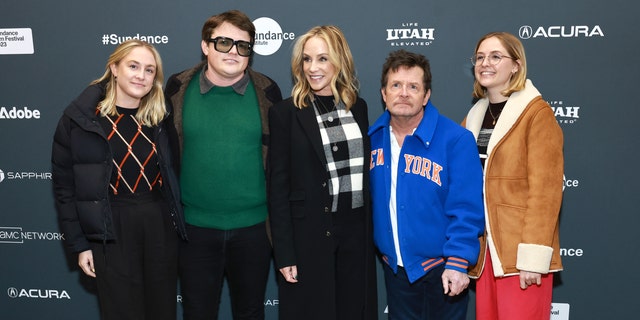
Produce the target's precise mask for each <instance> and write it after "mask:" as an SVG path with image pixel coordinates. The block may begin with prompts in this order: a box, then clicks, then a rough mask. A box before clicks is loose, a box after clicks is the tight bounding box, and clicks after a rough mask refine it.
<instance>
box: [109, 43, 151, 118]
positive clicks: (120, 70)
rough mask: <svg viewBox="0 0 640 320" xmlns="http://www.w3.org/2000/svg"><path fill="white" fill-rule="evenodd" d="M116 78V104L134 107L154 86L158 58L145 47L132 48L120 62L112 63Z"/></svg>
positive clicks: (112, 71)
mask: <svg viewBox="0 0 640 320" xmlns="http://www.w3.org/2000/svg"><path fill="white" fill-rule="evenodd" d="M110 68H111V73H113V75H114V76H115V77H117V80H116V105H117V106H119V107H122V108H130V109H134V108H137V107H138V106H139V105H140V100H141V99H142V98H143V97H144V96H146V95H147V94H148V93H149V91H151V89H152V87H153V81H154V80H155V77H156V60H155V58H154V56H153V53H152V52H151V51H150V50H149V49H147V48H144V47H137V48H134V49H133V50H131V52H130V53H129V54H127V55H126V56H125V57H124V58H123V59H122V60H121V61H120V62H119V63H118V64H112V65H110Z"/></svg>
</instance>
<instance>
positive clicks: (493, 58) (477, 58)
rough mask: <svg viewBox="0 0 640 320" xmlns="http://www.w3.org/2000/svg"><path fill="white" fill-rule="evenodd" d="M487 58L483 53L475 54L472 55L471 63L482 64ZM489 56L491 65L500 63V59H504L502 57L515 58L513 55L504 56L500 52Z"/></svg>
mask: <svg viewBox="0 0 640 320" xmlns="http://www.w3.org/2000/svg"><path fill="white" fill-rule="evenodd" d="M485 58H486V56H485V55H483V54H475V55H473V57H471V64H472V65H474V66H477V65H482V63H483V62H484V59H485ZM488 58H489V60H488V61H489V65H492V66H495V65H496V64H498V63H500V61H502V58H509V59H513V58H512V57H509V56H503V55H501V54H498V53H492V54H490V55H489V56H488Z"/></svg>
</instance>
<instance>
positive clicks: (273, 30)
mask: <svg viewBox="0 0 640 320" xmlns="http://www.w3.org/2000/svg"><path fill="white" fill-rule="evenodd" d="M253 25H255V26H256V38H255V43H254V44H253V51H255V53H257V54H259V55H261V56H270V55H272V54H274V53H276V52H277V51H278V50H279V49H280V47H281V46H282V42H283V41H285V40H286V41H291V40H293V39H295V38H296V35H295V34H294V33H293V32H283V31H282V27H280V24H279V23H278V22H277V21H275V20H273V19H271V18H268V17H261V18H258V19H256V20H254V21H253Z"/></svg>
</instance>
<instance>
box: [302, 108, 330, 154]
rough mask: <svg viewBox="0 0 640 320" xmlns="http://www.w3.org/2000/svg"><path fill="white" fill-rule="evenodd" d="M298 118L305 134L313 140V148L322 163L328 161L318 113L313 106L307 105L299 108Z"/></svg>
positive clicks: (310, 140)
mask: <svg viewBox="0 0 640 320" xmlns="http://www.w3.org/2000/svg"><path fill="white" fill-rule="evenodd" d="M296 118H297V119H298V122H299V123H300V127H301V128H302V131H304V133H305V135H306V136H307V138H308V139H309V142H311V145H312V147H313V150H315V152H316V155H317V156H318V158H319V159H320V161H322V163H324V164H326V163H327V157H326V156H325V154H324V149H323V146H322V137H321V136H320V127H319V126H318V122H317V121H316V113H315V112H314V110H313V106H311V105H310V106H307V107H304V108H301V109H297V111H296Z"/></svg>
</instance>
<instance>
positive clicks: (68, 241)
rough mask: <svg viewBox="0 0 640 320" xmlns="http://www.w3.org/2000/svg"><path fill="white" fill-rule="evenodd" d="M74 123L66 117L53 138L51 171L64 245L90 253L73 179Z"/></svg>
mask: <svg viewBox="0 0 640 320" xmlns="http://www.w3.org/2000/svg"><path fill="white" fill-rule="evenodd" d="M71 125H72V121H71V120H70V119H69V117H67V116H64V115H63V116H62V118H61V119H60V121H59V122H58V126H57V128H56V132H55V134H54V136H53V146H52V151H51V169H52V175H53V191H54V195H55V203H56V209H57V211H58V221H59V223H60V229H61V230H62V233H63V235H64V243H65V245H66V246H67V247H68V249H69V250H70V251H71V252H82V251H85V250H89V248H90V246H89V242H88V241H87V239H86V238H85V236H84V233H83V231H82V228H81V227H80V221H79V219H78V212H77V209H76V197H75V185H74V179H73V161H72V158H71V149H70V132H71Z"/></svg>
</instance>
